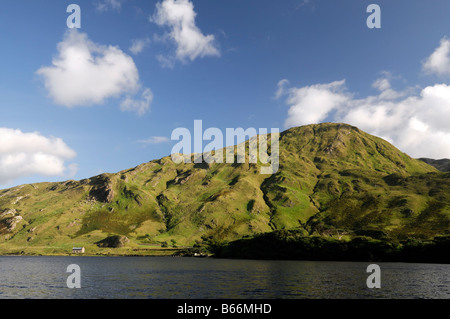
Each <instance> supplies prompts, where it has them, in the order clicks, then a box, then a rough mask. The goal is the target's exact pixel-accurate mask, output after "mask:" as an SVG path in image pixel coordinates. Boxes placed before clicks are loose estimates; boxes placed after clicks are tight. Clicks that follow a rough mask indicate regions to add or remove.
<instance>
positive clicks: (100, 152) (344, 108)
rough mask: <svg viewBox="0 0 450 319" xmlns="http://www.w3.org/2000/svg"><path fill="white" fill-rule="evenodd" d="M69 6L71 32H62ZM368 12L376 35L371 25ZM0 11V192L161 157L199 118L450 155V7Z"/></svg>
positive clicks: (156, 4) (236, 5)
mask: <svg viewBox="0 0 450 319" xmlns="http://www.w3.org/2000/svg"><path fill="white" fill-rule="evenodd" d="M72 3H75V4H78V5H79V6H80V8H81V28H80V29H71V30H69V29H68V27H67V24H66V20H67V18H68V16H69V15H70V13H67V12H66V8H67V6H68V5H70V4H72ZM371 3H376V4H378V5H379V6H380V8H381V28H380V29H369V28H368V27H367V25H366V19H367V17H368V16H369V15H370V13H367V12H366V8H367V6H368V5H369V4H371ZM1 6H2V7H1V10H0V41H1V43H2V50H1V55H0V56H1V59H0V70H1V71H0V142H1V143H3V146H2V145H0V186H1V187H2V188H6V187H10V186H14V185H18V184H22V183H31V182H39V181H59V180H66V179H82V178H87V177H90V176H94V175H97V174H100V173H103V172H117V171H120V170H124V169H127V168H131V167H134V166H136V165H138V164H140V163H143V162H147V161H150V160H152V159H156V158H160V157H163V156H167V155H170V152H171V149H172V147H173V145H174V144H175V143H176V142H175V141H171V140H170V136H171V133H172V131H173V130H174V129H176V128H178V127H186V128H189V129H192V128H193V123H194V120H197V119H199V120H203V126H204V128H207V127H218V128H220V129H222V130H223V131H224V132H225V129H226V128H237V127H243V128H249V127H254V128H257V129H258V128H269V129H270V128H279V129H280V130H281V131H282V130H284V129H286V128H289V127H291V126H298V125H304V124H311V123H319V122H325V121H335V122H348V123H349V124H353V125H356V126H358V127H360V128H361V129H363V130H365V131H367V132H369V133H372V134H375V135H378V136H381V137H383V138H386V139H387V140H388V141H390V142H392V143H393V144H394V145H395V146H397V147H398V148H400V149H401V150H402V151H404V152H407V153H408V154H410V155H411V156H414V157H422V156H423V157H433V158H444V157H450V127H449V125H448V124H447V123H449V122H450V121H449V120H450V110H449V109H450V40H449V38H450V19H449V12H450V2H449V1H447V0H435V1H432V2H430V1H424V0H420V1H419V0H414V1H411V0H397V1H375V0H372V1H363V0H341V1H326V0H309V1H305V0H282V1H273V0H272V1H268V0H258V1H256V0H226V1H225V0H199V1H197V0H160V1H143V0H97V1H95V0H94V1H85V0H78V1H76V0H72V1H61V0H46V1H24V0H3V1H2V3H1ZM133 44H135V45H134V47H133ZM77 48H82V49H83V50H84V51H83V50H81V51H80V52H76V51H77ZM74 50H75V51H74ZM74 52H75V53H74ZM76 54H79V55H76ZM89 54H91V55H90V56H89ZM90 59H91V60H90ZM2 135H3V136H2Z"/></svg>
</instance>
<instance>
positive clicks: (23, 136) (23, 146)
mask: <svg viewBox="0 0 450 319" xmlns="http://www.w3.org/2000/svg"><path fill="white" fill-rule="evenodd" d="M75 156H76V153H75V151H73V150H72V149H71V148H69V147H68V146H67V145H66V144H65V143H64V141H63V140H62V139H60V138H56V137H45V136H42V135H41V134H40V133H37V132H34V133H24V132H22V131H20V130H14V129H10V128H0V184H1V185H5V184H7V183H10V182H13V181H14V180H16V179H18V178H21V177H27V176H32V175H44V176H66V177H72V176H74V175H75V173H76V170H77V165H76V164H70V165H69V166H67V167H66V166H65V161H66V160H70V159H72V158H74V157H75ZM66 172H67V173H66Z"/></svg>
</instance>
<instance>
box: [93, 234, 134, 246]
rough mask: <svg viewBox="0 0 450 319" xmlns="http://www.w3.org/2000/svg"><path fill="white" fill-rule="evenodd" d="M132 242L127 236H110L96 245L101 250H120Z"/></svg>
mask: <svg viewBox="0 0 450 319" xmlns="http://www.w3.org/2000/svg"><path fill="white" fill-rule="evenodd" d="M129 241H130V240H129V239H128V238H127V237H125V236H119V235H115V236H110V237H107V238H105V239H103V240H101V241H98V242H96V243H95V244H96V245H97V246H98V247H101V248H120V247H123V246H125V244H126V243H128V242H129Z"/></svg>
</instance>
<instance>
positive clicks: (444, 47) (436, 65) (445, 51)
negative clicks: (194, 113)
mask: <svg viewBox="0 0 450 319" xmlns="http://www.w3.org/2000/svg"><path fill="white" fill-rule="evenodd" d="M422 67H423V70H424V71H425V72H427V73H433V74H437V75H440V76H450V40H449V39H448V38H446V37H444V38H442V39H441V43H440V46H439V47H438V48H436V50H434V52H433V53H432V54H431V55H430V56H429V57H428V58H427V59H426V60H425V62H424V63H423V64H422Z"/></svg>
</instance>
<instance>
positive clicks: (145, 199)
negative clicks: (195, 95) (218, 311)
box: [0, 123, 450, 253]
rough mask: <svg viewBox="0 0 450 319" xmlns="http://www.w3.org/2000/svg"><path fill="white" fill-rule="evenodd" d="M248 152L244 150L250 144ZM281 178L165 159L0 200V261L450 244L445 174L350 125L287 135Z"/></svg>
mask: <svg viewBox="0 0 450 319" xmlns="http://www.w3.org/2000/svg"><path fill="white" fill-rule="evenodd" d="M246 143H248V142H246ZM279 148H280V149H279V153H280V158H279V162H280V167H279V170H278V172H277V173H276V174H274V175H261V174H260V173H259V166H260V164H252V163H248V161H247V162H246V163H242V164H238V163H235V164H227V163H222V164H219V163H214V164H208V163H190V164H184V163H182V164H175V163H174V162H173V161H172V160H171V158H170V156H169V157H164V158H161V159H158V160H153V161H151V162H148V163H145V164H142V165H139V166H137V167H135V168H132V169H128V170H125V171H122V172H118V173H114V174H102V175H99V176H96V177H92V178H89V179H84V180H81V181H66V182H61V183H39V184H29V185H22V186H18V187H14V188H11V189H6V190H2V191H0V252H6V253H12V252H20V251H24V252H25V253H27V252H31V253H33V252H40V253H58V252H67V251H68V250H71V248H72V247H75V246H86V247H88V250H89V249H90V251H93V252H99V251H101V249H102V248H100V247H98V246H97V245H96V243H98V242H101V241H103V240H105V238H109V237H111V236H122V237H127V239H129V242H128V244H127V245H128V246H130V247H133V251H135V252H136V251H138V250H139V249H141V248H142V247H145V245H151V244H158V245H160V244H161V243H167V242H172V243H173V244H175V243H176V245H193V244H194V243H196V242H197V243H198V242H199V241H201V239H202V238H203V239H204V238H210V239H214V240H216V241H224V240H227V241H229V240H235V239H239V238H242V237H245V236H249V235H254V234H258V233H265V232H270V231H273V230H280V229H297V230H300V231H302V232H303V233H304V234H305V236H322V237H324V236H325V237H333V238H339V239H341V238H342V239H345V238H353V237H355V236H368V237H372V238H378V239H379V238H389V239H392V240H403V239H409V238H414V239H432V238H434V237H435V236H437V235H441V234H449V233H450V173H444V172H439V171H438V170H437V169H436V168H434V167H432V166H430V165H428V164H427V163H425V162H423V161H420V160H416V159H413V158H411V157H409V156H408V155H407V154H404V153H402V152H401V151H399V150H398V149H396V148H395V147H394V146H392V145H391V144H389V143H388V142H386V141H385V140H383V139H381V138H378V137H375V136H372V135H370V134H367V133H365V132H363V131H361V130H360V129H358V128H356V127H353V126H350V125H347V124H335V123H324V124H318V125H307V126H302V127H295V128H291V129H288V130H286V131H284V132H282V133H281V134H280V144H279Z"/></svg>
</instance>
